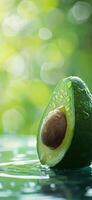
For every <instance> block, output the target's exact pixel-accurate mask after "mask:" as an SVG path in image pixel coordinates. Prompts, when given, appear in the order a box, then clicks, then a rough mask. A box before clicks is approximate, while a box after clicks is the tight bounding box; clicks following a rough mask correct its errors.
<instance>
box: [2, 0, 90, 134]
mask: <svg viewBox="0 0 92 200" xmlns="http://www.w3.org/2000/svg"><path fill="white" fill-rule="evenodd" d="M70 75H78V76H80V77H81V78H82V79H83V80H85V81H86V83H87V84H88V86H89V88H90V90H91V91H92V84H91V80H92V1H91V0H88V1H87V0H86V1H84V0H83V1H76V0H39V1H38V0H32V1H31V0H0V133H10V134H36V133H37V128H38V124H39V120H40V117H41V115H42V112H43V110H44V108H45V106H46V105H47V103H48V100H49V98H50V95H51V94H52V91H53V88H54V87H55V85H56V83H57V81H58V80H59V79H61V78H64V77H66V76H70Z"/></svg>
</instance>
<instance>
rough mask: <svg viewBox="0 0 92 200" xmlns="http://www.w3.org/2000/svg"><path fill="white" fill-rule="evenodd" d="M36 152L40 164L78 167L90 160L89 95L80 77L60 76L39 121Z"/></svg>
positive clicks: (91, 108)
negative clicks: (61, 78)
mask: <svg viewBox="0 0 92 200" xmlns="http://www.w3.org/2000/svg"><path fill="white" fill-rule="evenodd" d="M37 152H38V157H39V159H40V162H41V164H43V165H44V164H45V165H48V166H49V167H53V168H57V169H77V168H82V167H86V166H89V165H90V164H91V161H92V95H91V93H90V91H89V89H88V87H87V85H86V84H85V83H84V81H83V80H81V79H80V78H79V77H75V76H70V77H68V78H65V79H63V80H60V81H59V83H58V84H57V86H56V88H55V89H54V91H53V94H52V97H51V98H50V101H49V104H48V106H47V107H46V109H45V111H44V113H43V116H42V119H41V121H40V125H39V129H38V135H37Z"/></svg>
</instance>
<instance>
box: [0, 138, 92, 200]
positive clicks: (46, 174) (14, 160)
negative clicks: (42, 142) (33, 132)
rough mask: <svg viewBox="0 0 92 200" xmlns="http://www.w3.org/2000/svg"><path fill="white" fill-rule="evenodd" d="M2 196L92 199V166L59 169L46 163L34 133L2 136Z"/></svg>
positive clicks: (14, 198)
mask: <svg viewBox="0 0 92 200" xmlns="http://www.w3.org/2000/svg"><path fill="white" fill-rule="evenodd" d="M0 199H1V200H2V199H6V200H36V199H37V200H41V199H42V200H54V199H55V200H59V199H60V200H86V199H87V200H89V199H92V168H91V166H90V167H88V168H84V169H82V170H77V171H66V170H62V171H58V170H54V171H53V170H52V169H49V168H48V167H47V166H42V165H41V164H40V162H39V160H38V157H37V152H36V139H35V138H34V137H15V136H14V137H9V136H8V137H7V136H4V137H2V138H1V139H0Z"/></svg>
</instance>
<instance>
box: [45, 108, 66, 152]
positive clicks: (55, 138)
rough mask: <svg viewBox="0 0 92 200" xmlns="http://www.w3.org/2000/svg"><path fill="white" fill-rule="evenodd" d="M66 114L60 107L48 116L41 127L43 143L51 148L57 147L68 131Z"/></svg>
mask: <svg viewBox="0 0 92 200" xmlns="http://www.w3.org/2000/svg"><path fill="white" fill-rule="evenodd" d="M66 128H67V121H66V116H65V114H64V113H63V112H61V111H60V110H59V109H58V110H55V111H53V112H52V113H50V114H49V115H48V116H47V119H46V120H45V122H44V123H43V125H42V128H41V139H42V142H43V144H45V145H46V146H47V147H49V148H51V149H56V148H57V147H58V146H59V145H60V144H61V143H62V141H63V139H64V137H65V133H66Z"/></svg>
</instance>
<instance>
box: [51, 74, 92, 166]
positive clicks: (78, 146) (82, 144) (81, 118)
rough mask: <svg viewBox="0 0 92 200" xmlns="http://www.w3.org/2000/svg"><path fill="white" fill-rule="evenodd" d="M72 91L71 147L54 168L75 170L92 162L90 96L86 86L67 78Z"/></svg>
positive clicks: (91, 104) (76, 79)
mask: <svg viewBox="0 0 92 200" xmlns="http://www.w3.org/2000/svg"><path fill="white" fill-rule="evenodd" d="M68 79H70V81H71V82H72V87H73V91H74V106H75V127H74V134H73V139H72V142H71V145H70V147H69V149H68V150H67V152H66V154H65V156H64V158H63V159H62V160H61V161H60V162H59V163H58V164H57V165H56V166H54V168H57V169H77V168H82V167H85V166H89V165H90V164H91V161H92V95H91V93H90V92H89V90H88V88H87V86H86V84H85V83H84V82H83V81H82V80H81V79H79V78H77V77H69V78H68Z"/></svg>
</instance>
